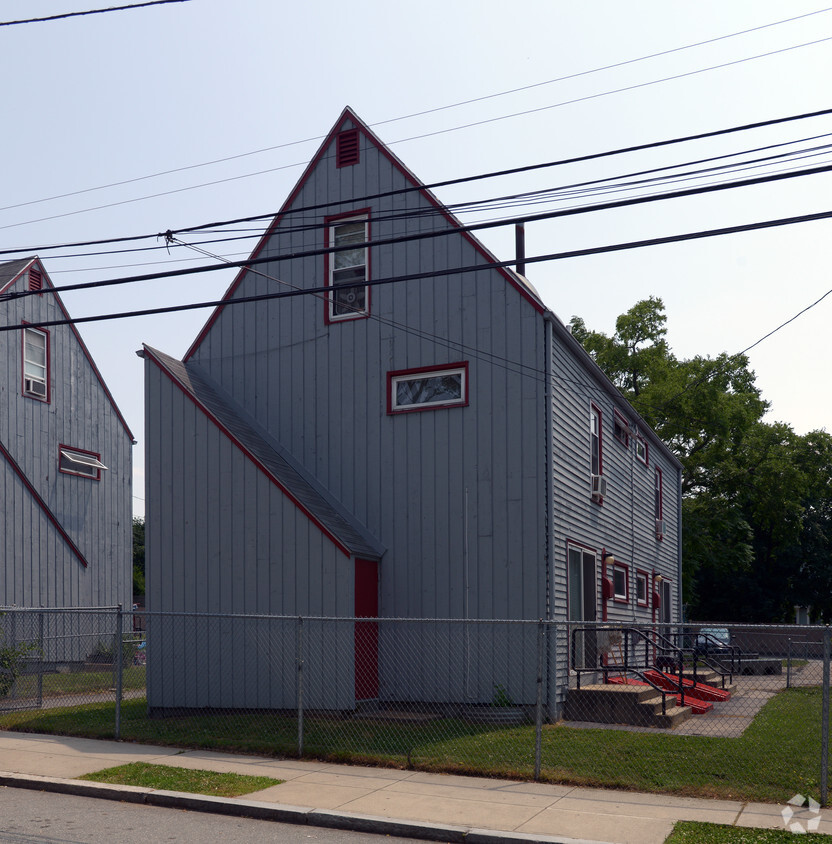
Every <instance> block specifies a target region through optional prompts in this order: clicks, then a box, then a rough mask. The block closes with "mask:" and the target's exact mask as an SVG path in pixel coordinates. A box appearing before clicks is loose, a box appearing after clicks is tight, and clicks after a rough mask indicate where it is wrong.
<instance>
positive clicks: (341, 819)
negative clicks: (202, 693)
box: [0, 771, 608, 844]
mask: <svg viewBox="0 0 832 844" xmlns="http://www.w3.org/2000/svg"><path fill="white" fill-rule="evenodd" d="M2 786H6V787H8V788H26V789H29V790H32V791H48V792H53V793H60V794H72V795H75V796H76V797H96V798H99V799H104V800H118V801H122V802H126V803H145V804H148V805H151V806H160V807H164V808H168V809H186V810H188V811H192V812H206V813H213V814H217V815H232V816H234V817H240V818H252V819H254V820H266V821H277V822H280V823H292V824H299V825H304V824H305V825H308V826H318V827H325V828H328V829H343V830H349V831H351V832H369V833H374V834H377V835H390V836H396V837H406V838H418V839H421V840H424V841H448V842H452V844H608V842H603V841H594V840H593V841H590V840H588V839H578V838H566V837H564V836H560V835H530V834H527V833H520V832H507V831H506V832H503V831H500V830H488V829H474V828H470V827H464V826H451V825H447V824H431V823H425V822H423V821H410V820H401V819H397V818H384V817H379V816H376V815H360V814H354V813H351V812H335V811H332V810H329V809H307V808H304V807H301V806H289V805H285V804H282V803H263V802H260V801H257V800H245V799H243V798H239V797H233V798H228V797H213V796H211V795H208V794H189V793H187V792H182V791H164V790H161V789H159V790H156V789H152V788H141V787H139V786H133V785H115V784H111V783H102V782H90V781H86V780H76V779H62V778H60V777H43V776H38V775H37V774H16V773H8V772H5V771H0V787H2Z"/></svg>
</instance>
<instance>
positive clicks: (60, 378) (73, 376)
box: [0, 274, 132, 607]
mask: <svg viewBox="0 0 832 844" xmlns="http://www.w3.org/2000/svg"><path fill="white" fill-rule="evenodd" d="M26 281H27V276H26V275H25V274H24V276H23V277H22V278H21V279H20V280H19V281H18V282H17V284H16V288H19V289H25V286H26ZM46 281H47V279H46V276H44V286H45V287H46ZM62 317H63V313H62V311H61V310H60V308H59V307H58V305H57V303H56V301H55V295H54V294H50V293H49V292H48V290H45V292H44V293H43V294H42V295H40V296H29V297H25V298H23V299H19V300H11V301H8V302H6V303H4V321H5V322H7V323H9V324H14V323H20V322H22V321H26V322H37V321H38V320H50V319H60V318H62ZM48 332H49V359H50V371H49V373H50V384H49V393H50V401H49V403H44V402H40V401H37V400H35V399H31V398H26V397H24V396H23V395H22V393H21V379H22V366H21V344H22V342H23V332H22V331H7V332H2V334H0V442H2V443H3V445H4V446H5V448H6V449H7V450H8V451H9V453H10V454H11V455H12V457H13V459H14V460H15V462H16V463H17V464H18V466H19V467H20V470H21V471H22V472H23V474H25V476H26V478H27V480H28V482H29V484H31V486H32V487H33V488H34V489H35V490H37V492H38V494H39V495H40V497H41V498H42V499H43V501H44V502H45V504H46V506H47V507H48V508H49V510H50V511H51V512H52V514H53V515H54V517H55V519H56V520H57V521H58V522H59V523H60V525H61V527H62V528H63V530H64V531H65V532H66V533H67V534H68V535H69V536H70V537H71V539H72V541H73V542H74V543H75V545H76V546H77V547H78V549H79V550H80V552H81V554H82V555H83V556H84V558H85V559H86V560H87V562H88V564H89V565H88V566H87V567H86V568H85V567H84V566H83V564H82V563H81V562H80V561H79V560H78V558H77V556H76V555H75V554H74V553H73V552H72V550H71V549H70V547H69V546H68V545H67V543H66V542H65V540H64V539H63V538H62V537H61V536H60V534H59V532H58V530H57V529H56V528H55V526H54V524H53V523H52V522H51V521H50V520H49V519H48V518H47V517H46V515H45V513H44V511H43V509H42V508H41V507H39V506H38V505H37V503H36V501H35V499H34V498H33V496H32V494H31V492H30V490H28V489H27V488H26V486H25V485H24V484H23V483H22V482H21V480H20V479H19V478H18V477H17V475H16V473H15V472H14V471H12V469H11V468H10V466H9V465H8V464H7V462H6V461H5V460H4V459H3V458H2V457H0V494H2V501H3V506H2V507H0V536H2V539H0V548H2V549H3V552H4V553H3V560H2V563H0V605H11V604H17V605H18V606H47V607H64V606H114V605H115V604H117V603H121V604H124V605H125V606H128V607H129V606H130V602H131V600H132V554H131V544H132V518H131V514H132V442H131V439H130V436H129V434H128V432H127V430H126V429H125V427H124V425H123V423H122V421H121V420H120V418H119V416H118V414H117V413H116V411H115V409H114V407H113V405H112V403H111V400H110V398H109V396H108V395H107V393H106V391H105V389H104V388H103V386H102V384H101V382H100V381H99V379H98V377H97V375H96V373H95V371H94V369H93V367H92V366H91V365H90V362H89V360H88V358H87V357H86V355H85V353H84V350H83V348H82V347H81V345H80V344H79V342H78V340H77V338H76V336H75V334H74V333H73V331H72V330H71V329H70V327H69V326H65V325H64V326H52V327H50V328H49V329H48ZM60 444H63V445H67V446H70V447H75V448H79V449H84V450H88V451H93V452H96V453H99V454H100V455H101V460H102V462H103V463H104V464H105V465H106V466H107V467H108V470H107V471H102V472H101V480H100V481H94V480H90V479H88V478H83V477H76V476H73V475H68V474H63V473H60V472H59V471H58V449H59V445H60Z"/></svg>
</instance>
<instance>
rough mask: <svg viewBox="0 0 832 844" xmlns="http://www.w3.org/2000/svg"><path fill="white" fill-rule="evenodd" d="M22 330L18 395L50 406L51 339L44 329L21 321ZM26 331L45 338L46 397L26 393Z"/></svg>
mask: <svg viewBox="0 0 832 844" xmlns="http://www.w3.org/2000/svg"><path fill="white" fill-rule="evenodd" d="M21 325H22V326H23V328H22V329H21V331H20V395H22V396H23V397H24V398H27V399H34V400H35V401H39V402H41V404H50V403H51V402H52V389H51V382H52V354H51V339H52V338H51V337H50V336H49V331H48V329H46V328H40V327H39V326H37V325H31V324H30V323H28V322H26V321H25V320H21ZM26 329H29V330H31V331H40V333H41V334H43V335H45V336H46V395H45V396H44V397H42V398H41V396H34V395H32V394H31V393H27V392H26Z"/></svg>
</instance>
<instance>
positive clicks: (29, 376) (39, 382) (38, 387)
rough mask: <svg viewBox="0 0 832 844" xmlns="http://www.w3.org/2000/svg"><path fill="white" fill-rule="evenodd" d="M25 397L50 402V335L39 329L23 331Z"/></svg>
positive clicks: (25, 329)
mask: <svg viewBox="0 0 832 844" xmlns="http://www.w3.org/2000/svg"><path fill="white" fill-rule="evenodd" d="M23 395H25V396H29V397H30V398H33V399H38V400H39V401H45V402H48V401H49V335H48V333H47V332H46V331H42V330H41V329H39V328H24V329H23Z"/></svg>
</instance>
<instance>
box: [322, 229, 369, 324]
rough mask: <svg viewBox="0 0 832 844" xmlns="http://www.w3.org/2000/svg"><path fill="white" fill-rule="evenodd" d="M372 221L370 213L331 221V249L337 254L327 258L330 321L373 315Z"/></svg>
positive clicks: (329, 242)
mask: <svg viewBox="0 0 832 844" xmlns="http://www.w3.org/2000/svg"><path fill="white" fill-rule="evenodd" d="M369 239H370V222H369V219H368V217H367V215H366V214H361V215H356V216H350V217H341V218H338V219H334V220H330V221H329V223H328V226H327V246H328V247H329V248H332V247H334V248H335V249H336V250H337V251H335V252H330V253H329V254H328V256H327V258H328V261H327V264H328V266H327V280H326V283H327V286H328V287H331V288H332V291H331V292H330V293H329V295H328V296H327V318H328V321H330V322H337V321H339V320H345V319H357V318H360V317H366V316H369V313H370V289H369V287H368V286H367V284H366V282H367V280H368V279H369V250H368V249H367V246H366V243H367V241H368V240H369Z"/></svg>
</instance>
